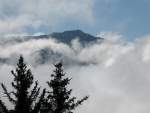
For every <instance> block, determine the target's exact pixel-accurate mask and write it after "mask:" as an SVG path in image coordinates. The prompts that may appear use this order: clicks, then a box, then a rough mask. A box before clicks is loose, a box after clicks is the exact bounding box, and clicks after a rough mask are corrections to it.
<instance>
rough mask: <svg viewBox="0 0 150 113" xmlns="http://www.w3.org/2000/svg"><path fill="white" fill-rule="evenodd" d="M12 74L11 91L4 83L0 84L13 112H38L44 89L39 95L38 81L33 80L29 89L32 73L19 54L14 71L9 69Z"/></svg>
mask: <svg viewBox="0 0 150 113" xmlns="http://www.w3.org/2000/svg"><path fill="white" fill-rule="evenodd" d="M11 73H12V75H13V76H14V79H13V82H12V83H11V85H12V87H13V89H14V90H13V91H11V92H8V91H7V88H6V87H5V85H4V84H1V86H2V88H3V90H4V93H5V94H6V96H7V98H8V99H9V101H10V102H11V103H12V104H14V109H13V110H11V112H13V113H39V112H40V108H41V103H42V100H43V99H44V95H45V89H44V90H43V92H42V94H41V95H40V96H39V93H40V87H39V86H38V82H37V81H36V82H35V86H34V87H33V89H31V90H30V88H31V86H32V84H33V82H34V81H33V75H32V73H31V70H30V69H28V68H27V65H26V64H25V63H24V58H23V57H22V56H20V58H19V61H18V63H17V67H16V70H15V71H11Z"/></svg>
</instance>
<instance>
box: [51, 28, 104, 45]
mask: <svg viewBox="0 0 150 113" xmlns="http://www.w3.org/2000/svg"><path fill="white" fill-rule="evenodd" d="M50 36H51V37H53V38H55V39H56V40H58V41H60V42H63V43H67V44H70V43H71V41H72V40H74V39H75V38H78V39H79V40H80V42H81V43H82V44H86V43H89V42H93V41H97V40H99V39H102V38H99V37H95V36H92V35H90V34H88V33H84V32H83V31H81V30H70V31H64V32H55V33H52V34H50Z"/></svg>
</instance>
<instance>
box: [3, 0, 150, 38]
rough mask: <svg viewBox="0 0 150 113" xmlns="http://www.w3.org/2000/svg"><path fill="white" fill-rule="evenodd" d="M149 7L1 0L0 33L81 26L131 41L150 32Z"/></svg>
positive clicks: (128, 1)
mask: <svg viewBox="0 0 150 113" xmlns="http://www.w3.org/2000/svg"><path fill="white" fill-rule="evenodd" d="M149 6H150V1H149V0H61V1H60V0H26V1H24V0H11V1H10V0H5V1H4V0H0V35H9V34H35V33H46V34H49V33H51V32H55V31H64V30H71V29H81V30H83V31H85V32H88V33H91V34H93V35H96V34H99V33H100V32H117V33H119V34H121V35H123V36H124V37H125V38H126V39H127V40H134V39H135V38H138V37H142V36H145V35H149V34H150V29H149V26H150V22H149V20H150V14H149V11H150V7H149Z"/></svg>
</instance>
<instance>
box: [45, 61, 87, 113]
mask: <svg viewBox="0 0 150 113" xmlns="http://www.w3.org/2000/svg"><path fill="white" fill-rule="evenodd" d="M55 68H56V69H55V70H54V74H51V77H52V79H51V80H50V81H49V82H47V84H48V86H49V88H50V89H49V91H48V95H47V98H46V99H45V101H44V103H43V107H42V111H43V112H42V113H73V110H74V109H75V108H76V107H78V106H79V105H80V104H82V102H84V101H85V100H87V99H88V96H86V97H84V98H82V99H81V100H76V97H71V92H72V89H69V90H68V89H67V86H68V85H69V83H70V80H71V79H70V78H68V77H66V78H65V74H64V72H63V69H62V63H58V64H56V65H55Z"/></svg>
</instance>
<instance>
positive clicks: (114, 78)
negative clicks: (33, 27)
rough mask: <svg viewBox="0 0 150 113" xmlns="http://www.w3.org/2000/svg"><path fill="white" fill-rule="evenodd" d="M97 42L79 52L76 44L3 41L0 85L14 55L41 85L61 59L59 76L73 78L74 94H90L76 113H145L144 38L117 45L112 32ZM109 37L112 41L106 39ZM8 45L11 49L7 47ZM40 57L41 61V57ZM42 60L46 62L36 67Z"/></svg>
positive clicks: (148, 50) (147, 54) (147, 50)
mask: <svg viewBox="0 0 150 113" xmlns="http://www.w3.org/2000/svg"><path fill="white" fill-rule="evenodd" d="M100 35H103V37H105V38H106V39H105V40H104V41H103V42H97V43H94V44H89V45H87V46H86V47H83V46H82V45H81V44H80V42H79V41H78V40H77V39H76V40H74V41H72V46H69V45H66V44H63V43H60V42H57V41H56V40H53V39H51V38H49V39H38V40H36V39H34V40H28V41H19V43H18V42H17V41H8V42H7V41H6V40H1V41H5V42H6V43H5V44H4V45H0V51H1V52H0V57H1V59H2V58H3V59H6V60H5V61H3V62H2V61H1V67H0V74H1V75H0V78H1V80H0V82H5V83H6V84H8V82H9V81H8V80H10V79H12V76H11V75H10V74H9V71H10V70H11V69H14V62H15V61H17V58H18V55H19V54H23V55H24V57H25V59H26V61H27V62H28V64H30V67H31V68H32V71H33V73H34V74H35V78H36V79H38V80H39V81H40V84H41V85H42V86H44V87H45V86H46V84H45V81H47V79H48V78H49V75H50V74H51V72H52V69H53V65H52V64H53V63H54V62H55V61H57V60H63V62H64V64H65V72H66V73H67V75H69V76H71V77H73V79H72V83H71V86H70V87H72V88H73V89H74V95H76V96H78V97H81V96H84V95H86V94H88V95H90V98H89V100H88V102H85V103H84V104H83V106H81V107H79V108H78V109H77V110H76V113H77V112H80V113H110V112H111V113H149V112H150V108H149V106H150V96H149V95H150V90H149V88H150V76H149V75H150V70H149V67H150V36H145V37H143V38H141V39H138V40H136V41H134V42H127V41H124V40H122V36H121V35H118V34H117V33H101V34H100ZM111 37H113V38H111ZM12 43H13V44H12ZM44 53H45V56H42V55H44ZM42 58H45V60H46V61H43V62H42V63H41V62H38V61H39V59H41V60H42Z"/></svg>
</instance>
